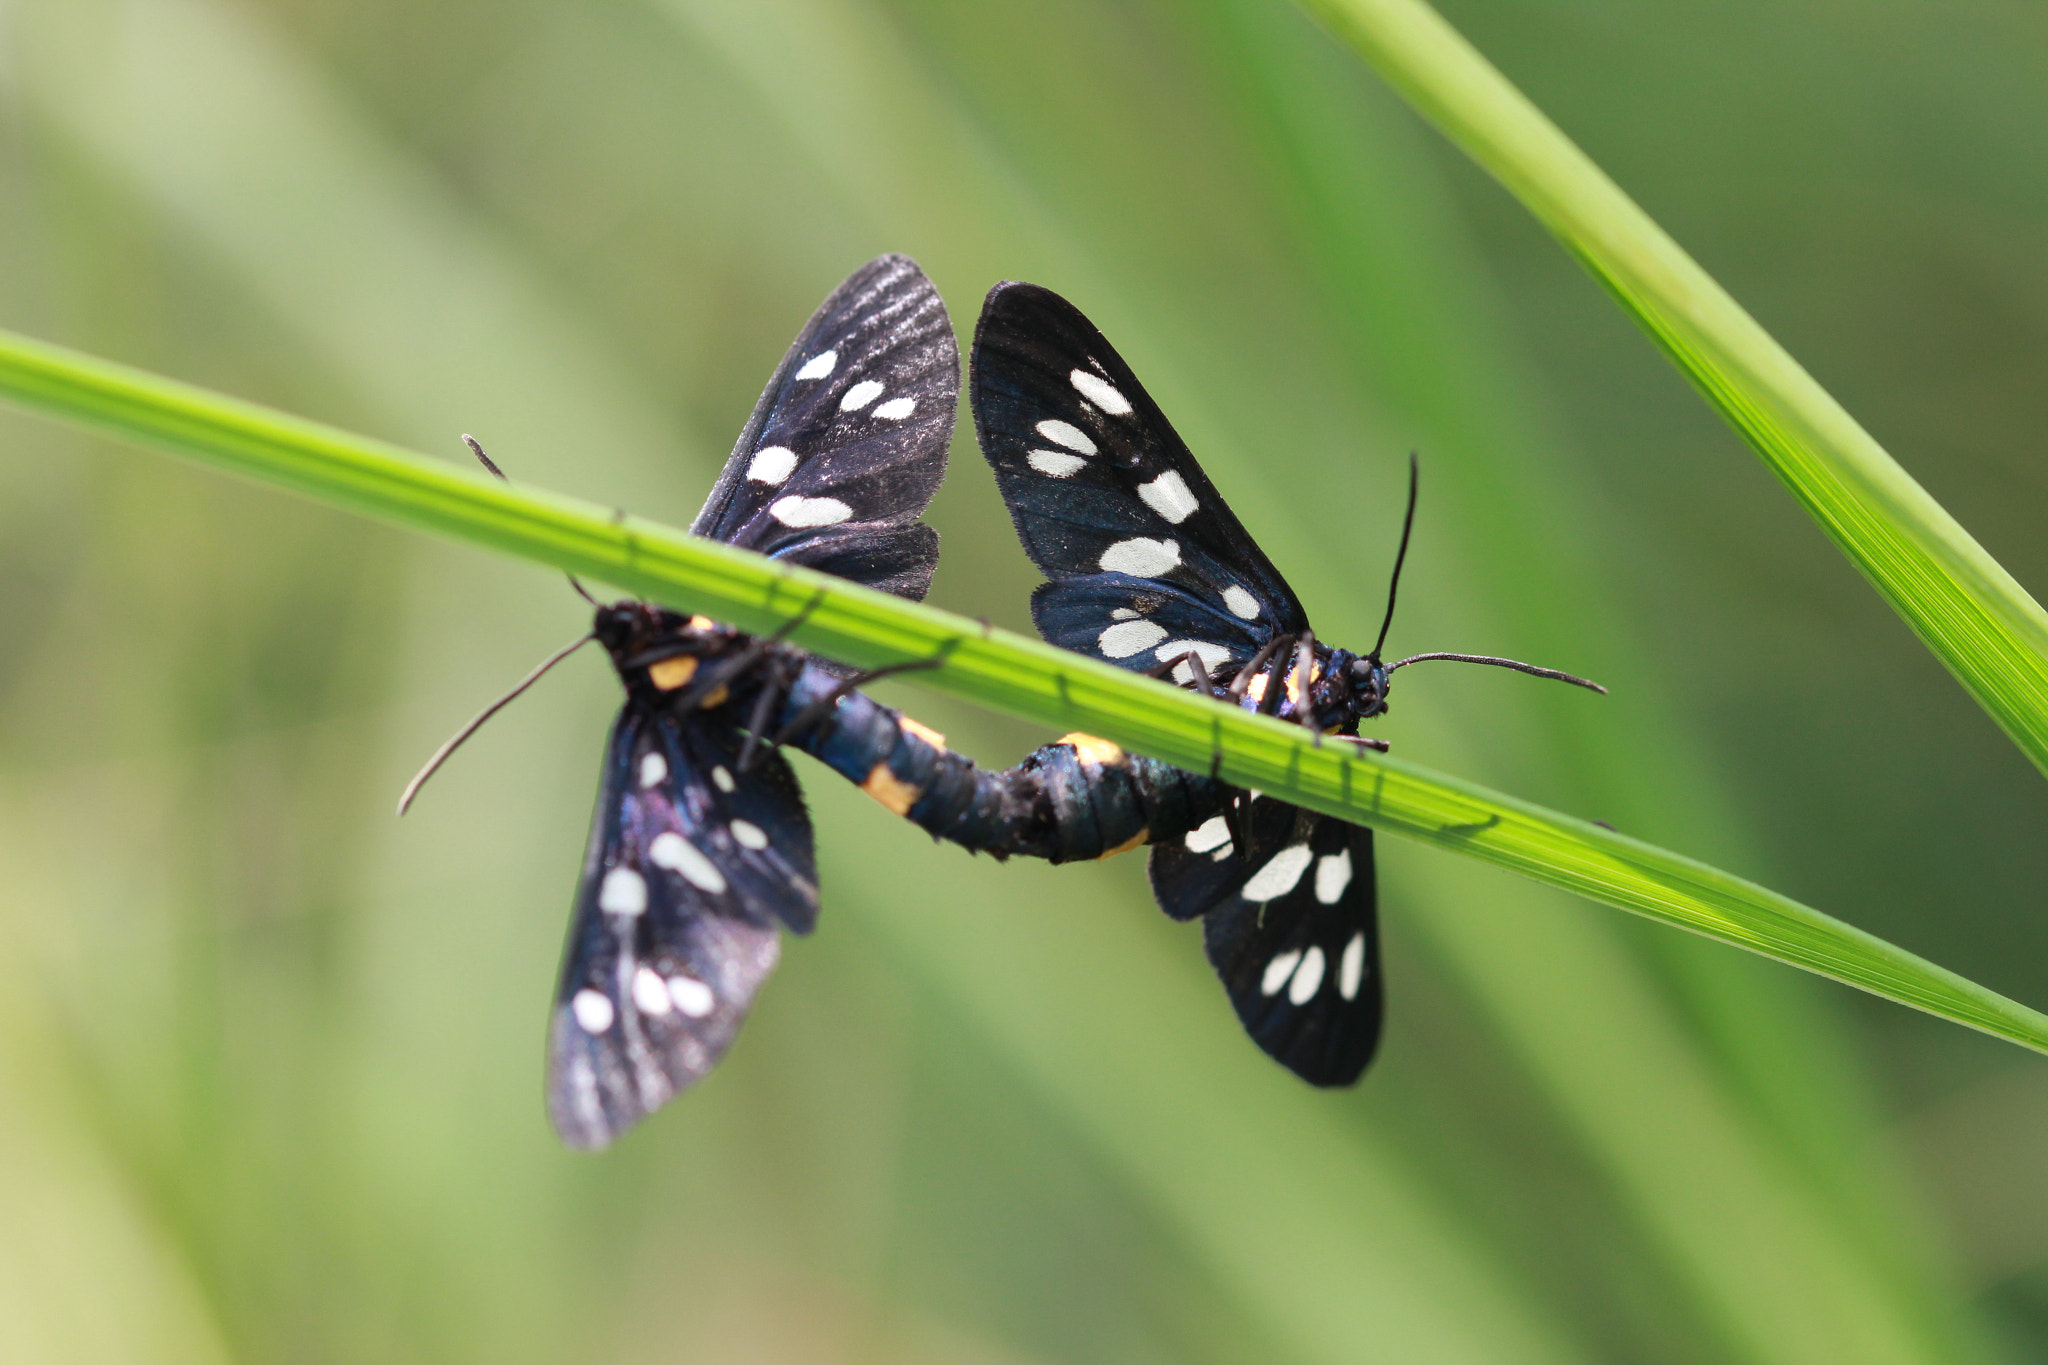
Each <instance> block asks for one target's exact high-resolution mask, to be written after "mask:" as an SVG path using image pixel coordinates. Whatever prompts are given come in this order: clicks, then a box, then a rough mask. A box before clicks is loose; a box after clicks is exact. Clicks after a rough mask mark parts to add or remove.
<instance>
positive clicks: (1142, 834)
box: [1095, 829, 1152, 862]
mask: <svg viewBox="0 0 2048 1365" xmlns="http://www.w3.org/2000/svg"><path fill="white" fill-rule="evenodd" d="M1151 837H1152V831H1150V830H1147V829H1141V830H1139V831H1138V832H1137V833H1136V834H1133V835H1132V836H1131V837H1130V838H1128V839H1126V840H1124V841H1123V842H1122V843H1120V844H1118V845H1117V846H1116V847H1115V848H1113V849H1110V850H1109V851H1108V852H1107V853H1104V854H1101V855H1100V856H1098V857H1097V858H1096V860H1095V861H1097V862H1101V861H1102V859H1103V858H1114V857H1115V856H1116V855H1117V854H1119V853H1129V852H1130V851H1131V850H1132V849H1134V848H1137V847H1139V846H1140V845H1141V844H1143V843H1144V842H1145V841H1146V840H1147V839H1149V838H1151Z"/></svg>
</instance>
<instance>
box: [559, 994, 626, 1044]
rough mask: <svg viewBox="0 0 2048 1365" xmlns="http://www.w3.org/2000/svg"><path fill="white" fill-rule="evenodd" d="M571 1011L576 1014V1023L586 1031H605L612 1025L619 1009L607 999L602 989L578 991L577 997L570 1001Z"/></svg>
mask: <svg viewBox="0 0 2048 1365" xmlns="http://www.w3.org/2000/svg"><path fill="white" fill-rule="evenodd" d="M569 1011H570V1013H572V1014H574V1015H575V1016H576V1023H577V1025H578V1026H579V1027H581V1028H582V1030H583V1031H584V1032H585V1033H603V1032H604V1031H605V1030H606V1029H608V1028H610V1027H611V1026H612V1019H613V1017H614V1016H615V1015H616V1013H617V1011H615V1010H614V1009H612V1002H611V1001H609V1000H607V999H605V997H604V992H602V991H589V990H585V991H578V992H576V998H575V999H573V1000H571V1001H570V1002H569Z"/></svg>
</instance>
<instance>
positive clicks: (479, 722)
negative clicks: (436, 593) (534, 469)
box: [398, 462, 597, 815]
mask: <svg viewBox="0 0 2048 1365" xmlns="http://www.w3.org/2000/svg"><path fill="white" fill-rule="evenodd" d="M486 463H488V462H486ZM596 638H597V636H596V634H594V633H593V634H590V635H585V636H583V637H581V638H580V639H578V640H576V641H575V642H574V643H573V644H568V645H564V646H563V647H562V648H560V649H558V650H556V651H555V652H554V653H552V654H550V655H548V657H547V658H546V659H545V660H543V661H542V662H541V665H540V667H539V668H536V669H534V670H533V672H531V673H529V674H527V675H526V676H525V677H523V678H521V679H520V680H519V684H518V686H516V687H514V688H513V689H512V690H511V691H510V692H507V693H506V694H505V695H504V696H502V697H500V698H498V699H497V700H496V701H494V702H492V703H491V704H490V705H489V706H486V707H485V708H484V709H483V710H481V711H479V712H478V713H477V716H476V719H475V720H472V721H471V722H470V723H469V724H467V725H465V726H463V727H462V728H461V729H460V730H457V731H456V732H455V736H454V738H452V739H450V740H449V741H448V742H447V743H446V744H443V745H442V746H441V747H440V748H438V749H436V750H434V756H433V757H432V758H430V759H428V760H427V766H426V767H424V768H421V769H420V770H419V774H418V776H416V777H414V778H413V780H412V781H410V782H408V783H406V784H405V791H404V792H403V793H402V794H401V795H400V796H399V798H398V813H399V814H400V815H403V814H405V811H406V807H408V806H410V805H411V804H412V799H413V798H414V797H415V796H418V795H419V794H420V788H421V787H424V786H426V785H427V779H428V778H430V777H432V776H433V775H434V773H435V772H436V771H437V770H438V769H439V768H440V766H441V765H442V764H443V763H446V762H447V761H448V755H450V754H452V753H454V752H455V751H456V750H457V749H459V748H461V747H462V741H464V740H466V739H468V738H469V737H470V736H471V735H473V734H475V733H476V732H477V731H478V730H480V729H482V728H483V723H484V722H485V721H487V720H489V719H490V718H491V717H492V716H495V715H497V714H498V712H500V711H502V710H504V709H505V707H506V706H507V705H509V704H510V703H511V702H512V700H513V698H515V697H517V696H518V695H519V694H520V693H521V692H524V691H525V690H526V689H527V688H529V687H531V686H533V685H534V684H535V683H537V682H539V681H540V680H541V675H542V674H544V673H546V672H547V671H548V670H549V669H551V668H553V667H554V666H555V665H556V664H558V663H560V662H562V660H564V659H566V658H568V657H569V656H570V655H571V654H574V653H575V652H576V651H577V650H579V649H581V648H583V646H585V645H587V644H589V643H590V642H591V641H592V640H595V639H596Z"/></svg>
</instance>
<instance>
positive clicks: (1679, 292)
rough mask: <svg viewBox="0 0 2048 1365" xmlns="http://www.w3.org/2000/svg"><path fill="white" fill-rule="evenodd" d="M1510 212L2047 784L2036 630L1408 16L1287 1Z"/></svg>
mask: <svg viewBox="0 0 2048 1365" xmlns="http://www.w3.org/2000/svg"><path fill="white" fill-rule="evenodd" d="M1298 2H1299V3H1300V4H1301V6H1302V7H1303V8H1304V9H1305V10H1307V11H1308V12H1309V13H1310V14H1311V15H1313V16H1314V17H1315V18H1317V19H1318V20H1319V21H1321V22H1322V24H1323V25H1324V26H1325V27H1326V28H1327V29H1328V30H1329V31H1330V32H1332V33H1333V34H1335V35H1336V36H1337V37H1338V38H1339V39H1340V40H1341V41H1343V42H1344V43H1345V44H1346V45H1347V46H1349V47H1350V48H1351V49H1352V51H1354V52H1355V53H1356V54H1357V55H1358V56H1360V57H1361V58H1363V59H1364V60H1365V62H1366V64H1367V65H1368V66H1370V67H1372V68H1373V69H1374V70H1375V71H1377V72H1378V73H1379V74H1380V76H1381V77H1382V78H1384V79H1385V80H1386V81H1387V82H1388V83H1389V84H1390V85H1392V86H1393V87H1394V88H1395V89H1396V90H1397V91H1399V92H1400V94H1401V95H1402V97H1403V98H1405V99H1406V100H1407V101H1408V102H1409V104H1411V105H1412V106H1413V107H1414V108H1415V109H1416V110H1417V111H1418V112H1420V113H1421V114H1422V115H1423V116H1424V117H1425V118H1427V119H1428V120H1429V121H1430V122H1432V123H1433V124H1435V125H1436V127H1437V128H1438V130H1439V131H1441V132H1442V133H1443V134H1444V135H1445V136H1446V137H1448V138H1449V139H1450V140H1451V141H1452V142H1453V143H1454V144H1455V145H1456V146H1458V147H1459V148H1460V149H1461V150H1463V151H1464V152H1465V153H1466V155H1468V156H1470V157H1471V158H1472V159H1473V160H1474V161H1476V162H1478V163H1479V165H1480V166H1481V167H1483V168H1484V169H1485V170H1486V171H1487V172H1488V173H1490V174H1491V175H1493V176H1494V178H1495V179H1497V180H1499V181H1500V182H1501V183H1502V184H1503V185H1505V186H1506V187H1507V189H1508V190H1509V191H1510V192H1511V193H1512V194H1514V195H1515V197H1516V198H1518V199H1520V200H1521V201H1522V203H1523V205H1524V207H1526V208H1527V209H1528V210H1529V211H1530V212H1531V213H1533V214H1534V215H1535V216H1536V218H1537V219H1538V220H1539V221H1540V222H1542V223H1543V225H1544V226H1545V227H1547V228H1549V229H1550V231H1551V232H1552V233H1553V234H1555V235H1556V237H1557V238H1558V240H1559V241H1560V242H1562V243H1563V244H1564V246H1565V248H1566V249H1567V250H1569V251H1570V252H1571V253H1572V254H1573V255H1574V256H1576V257H1577V258H1578V259H1579V261H1580V262H1581V263H1582V264H1583V265H1584V266H1585V267H1586V268H1587V269H1588V270H1589V271H1590V272H1592V274H1593V276H1594V277H1595V278H1596V279H1598V280H1599V281H1600V282H1601V283H1602V284H1603V285H1604V286H1606V288H1607V289H1608V291H1609V292H1610V293H1612V294H1613V295H1614V297H1615V299H1616V300H1617V301H1618V302H1619V303H1620V304H1621V306H1622V307H1623V308H1624V309H1625V310H1627V311H1628V312H1629V313H1630V314H1631V315H1632V316H1633V317H1634V318H1635V319H1636V321H1637V322H1638V323H1640V324H1641V325H1642V327H1643V329H1644V330H1645V331H1647V332H1648V333H1649V334H1650V336H1651V338H1652V339H1653V340H1654V341H1655V342H1656V343H1657V344H1658V346H1659V347H1661V348H1662V349H1663V350H1664V352H1665V354H1666V355H1667V356H1668V357H1669V358H1670V359H1671V361H1672V363H1673V364H1675V365H1676V366H1677V367H1678V368H1679V370H1680V371H1681V372H1683V373H1684V374H1685V375H1686V376H1687V377H1688V378H1689V379H1691V380H1692V382H1693V384H1694V385H1695V386H1696V387H1697V388H1698V389H1699V390H1700V391H1701V393H1702V394H1703V395H1705V397H1706V399H1707V401H1708V403H1709V404H1711V405H1712V406H1713V407H1714V408H1715V409H1716V410H1717V411H1719V412H1720V414H1721V415H1722V416H1723V417H1724V418H1725V419H1726V420H1727V421H1728V423H1729V424H1730V425H1731V426H1733V427H1734V428H1735V429H1736V430H1737V431H1738V432H1739V433H1741V435H1742V436H1743V437H1744V438H1745V439H1746V440H1748V441H1749V443H1750V444H1751V445H1752V446H1753V447H1755V449H1756V451H1757V453H1758V454H1759V455H1761V456H1762V457H1763V459H1764V463H1765V464H1767V465H1768V466H1769V467H1770V468H1771V470H1772V472H1773V473H1775V474H1776V475H1777V476H1778V477H1779V479H1781V480H1782V481H1783V482H1784V484H1785V486H1786V487H1787V488H1789V489H1790V490H1791V491H1792V495H1793V496H1794V497H1795V498H1796V499H1797V500H1798V501H1799V503H1800V505H1801V506H1803V507H1804V508H1805V509H1806V511H1807V514H1808V515H1810V516H1811V517H1812V518H1813V519H1814V520H1815V521H1817V522H1819V523H1820V525H1821V529H1822V530H1824V531H1825V532H1826V533H1827V534H1828V536H1829V537H1830V538H1831V539H1832V540H1833V541H1834V542H1835V544H1836V545H1837V546H1839V547H1840V549H1841V550H1842V552H1843V553H1844V554H1845V555H1847V556H1848V557H1849V560H1850V562H1851V563H1853V564H1855V566H1856V567H1857V568H1858V569H1859V570H1861V571H1862V573H1863V575H1864V577H1865V578H1867V579H1869V581H1870V583H1871V585H1872V586H1873V587H1875V588H1876V589H1877V591H1878V593H1879V595H1880V596H1882V597H1883V598H1884V599H1885V600H1886V601H1887V602H1889V603H1891V605H1892V608H1893V610H1895V611H1897V612H1898V613H1899V615H1900V616H1902V617H1904V618H1905V621H1906V623H1907V625H1908V626H1910V627H1911V628H1912V630H1913V632H1914V633H1915V634H1916V635H1918V636H1919V637H1920V639H1921V641H1922V642H1923V643H1924V644H1925V645H1926V646H1927V647H1928V649H1930V650H1931V651H1933V653H1934V655H1935V657H1936V658H1938V659H1939V660H1941V662H1942V663H1943V665H1945V666H1946V667H1947V668H1948V670H1949V671H1950V672H1951V673H1953V674H1954V675H1955V676H1956V678H1957V679H1958V680H1959V681H1960V682H1961V683H1962V684H1963V686H1964V687H1965V688H1966V689H1968V691H1969V692H1970V694H1971V695H1972V696H1973V697H1975V698H1976V699H1977V703H1978V704H1979V705H1980V706H1982V707H1983V708H1984V709H1985V710H1986V711H1987V712H1989V713H1990V714H1991V717H1992V719H1993V720H1995V721H1996V722H1997V723H1998V725H1999V727H2000V728H2001V729H2003V730H2004V731H2005V733H2006V734H2007V735H2008V736H2009V737H2010V738H2011V739H2012V741H2013V742H2014V743H2015V744H2017V745H2018V746H2019V747H2020V749H2021V751H2022V752H2023V753H2025V754H2026V755H2027V757H2028V758H2030V759H2032V760H2033V762H2034V764H2035V766H2036V767H2038V768H2040V769H2041V770H2042V771H2043V772H2044V773H2048V612H2044V611H2043V610H2042V608H2041V605H2040V604H2039V603H2038V602H2036V601H2035V600H2034V599H2033V597H2032V596H2031V595H2030V594H2028V592H2027V591H2026V589H2025V588H2023V587H2021V586H2020V585H2019V583H2018V582H2017V581H2015V580H2014V579H2013V577H2012V576H2011V575H2010V574H2008V573H2007V572H2006V571H2005V569H2004V568H2003V567H2002V566H2001V565H2000V564H1999V563H1998V561H1996V560H1995V559H1993V558H1992V557H1991V556H1990V555H1989V554H1988V553H1987V552H1986V551H1985V549H1984V547H1983V546H1981V545H1979V544H1978V543H1977V542H1976V540H1975V539H1974V538H1972V537H1971V535H1970V534H1969V532H1968V531H1966V530H1964V529H1963V527H1962V526H1961V525H1960V524H1959V523H1958V522H1957V521H1956V520H1955V518H1953V517H1951V516H1950V515H1949V514H1948V512H1947V511H1946V510H1945V509H1943V507H1942V506H1941V504H1940V503H1938V502H1936V501H1935V500H1934V499H1933V498H1932V497H1931V496H1930V495H1929V494H1928V493H1927V490H1926V489H1924V488H1922V487H1921V486H1920V485H1919V484H1918V483H1917V482H1916V481H1915V480H1914V479H1913V477H1912V476H1911V475H1910V474H1908V473H1907V472H1906V471H1905V470H1904V469H1903V468H1901V467H1900V465H1899V464H1898V462H1897V461H1896V460H1894V459H1893V458H1892V457H1891V456H1890V455H1889V454H1888V453H1887V452H1886V451H1885V450H1884V448H1883V447H1882V446H1880V445H1879V444H1878V443H1877V442H1876V440H1874V439H1873V438H1872V437H1871V435H1870V433H1868V432H1867V431H1865V430H1864V429H1863V428H1862V427H1861V426H1860V425H1858V424H1857V422H1856V420H1855V419H1854V418H1853V417H1851V416H1850V415H1849V414H1848V412H1847V411H1845V410H1844V409H1843V408H1842V406H1841V405H1840V404H1839V403H1837V402H1835V400H1834V399H1833V398H1832V397H1830V396H1829V394H1828V392H1827V391H1826V390H1825V389H1823V388H1822V387H1821V386H1820V385H1819V384H1818V383H1817V382H1815V380H1814V379H1813V377H1812V376H1811V375H1809V374H1807V373H1806V371H1805V370H1804V369H1802V368H1801V367H1800V366H1799V363H1798V362H1797V361H1795V360H1794V359H1793V358H1792V357H1791V356H1790V355H1789V354H1787V353H1786V351H1785V349H1784V348H1783V347H1781V346H1780V345H1778V343H1777V342H1776V341H1775V340H1773V339H1772V338H1771V336H1770V334H1769V333H1768V332H1766V331H1765V330H1764V329H1763V328H1762V327H1761V326H1759V325H1758V323H1757V322H1756V320H1755V319H1753V318H1751V317H1750V316H1749V314H1748V313H1746V312H1744V311H1743V309H1742V307H1741V306H1740V305H1739V304H1737V303H1736V302H1735V300H1734V299H1733V298H1731V297H1730V296H1729V295H1728V293H1727V292H1726V291H1725V290H1723V289H1722V288H1721V287H1720V286H1719V285H1718V284H1716V283H1715V282H1714V280H1713V278H1712V277H1711V276H1709V275H1708V274H1707V273H1706V271H1704V270H1702V269H1701V268H1700V266H1699V265H1698V263H1697V262H1695V261H1694V260H1693V259H1692V258H1691V257H1690V256H1688V255H1687V254H1686V253H1685V251H1684V250H1683V249H1682V248H1680V247H1679V246H1678V244H1677V243H1676V242H1674V241H1673V240H1672V239H1671V238H1670V236H1669V235H1667V234H1666V233H1665V232H1664V231H1663V229H1661V228H1659V227H1658V226H1657V225H1656V223H1655V222H1653V221H1652V220H1651V219H1650V217H1649V215H1648V214H1646V213H1644V212H1643V210H1642V209H1641V208H1640V207H1638V206H1637V205H1636V203H1635V202H1634V201H1633V200H1631V199H1630V198H1629V197H1628V196H1627V195H1626V194H1625V193H1623V192H1622V190H1621V188H1620V187H1619V186H1617V185H1616V184H1615V183H1614V182H1613V181H1612V180H1610V179H1609V178H1608V177H1607V176H1606V175H1605V173H1603V172H1602V171H1601V170H1600V168H1599V167H1598V166H1596V165H1594V164H1593V162H1592V160H1591V159H1590V158H1588V157H1587V156H1586V154H1585V153H1584V152H1582V151H1580V150H1579V148H1578V147H1577V145H1576V144H1574V143H1573V142H1572V141H1571V139H1569V138H1568V137H1566V136H1565V135H1564V133H1563V132H1562V131H1560V130H1559V129H1558V128H1557V126H1556V125H1555V124H1553V123H1551V122H1550V120H1549V119H1547V118H1546V117H1544V115H1543V113H1542V111H1540V110H1539V109H1537V108H1536V106H1535V105H1534V104H1532V103H1530V101H1529V100H1528V98H1527V97H1526V96H1524V95H1523V94H1522V93H1521V91H1519V90H1518V89H1516V88H1515V86H1514V85H1513V84H1512V83H1511V82H1510V81H1509V80H1508V79H1507V78H1506V77H1505V76H1503V75H1502V74H1501V73H1500V72H1499V71H1498V70H1497V69H1495V68H1494V67H1493V66H1492V65H1491V64H1490V63H1489V62H1488V61H1487V60H1486V58H1485V57H1484V56H1482V55H1481V54H1480V53H1479V52H1478V51H1477V50H1476V49H1474V48H1473V47H1472V46H1471V44H1469V43H1467V42H1466V41H1465V39H1464V38H1463V37H1462V36H1461V35H1460V34H1459V33H1458V32H1457V31H1456V30H1455V29H1453V28H1452V27H1451V26H1450V25H1449V24H1448V23H1447V22H1445V20H1444V19H1443V18H1442V16H1440V15H1438V14H1437V13H1436V11H1434V10H1433V9H1431V8H1430V7H1429V6H1428V5H1427V4H1425V3H1423V2H1422V0H1298Z"/></svg>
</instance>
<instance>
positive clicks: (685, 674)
mask: <svg viewBox="0 0 2048 1365" xmlns="http://www.w3.org/2000/svg"><path fill="white" fill-rule="evenodd" d="M696 676H697V660H696V658H695V657H694V656H692V655H689V654H678V655H676V656H675V657H674V658H673V659H663V660H661V661H660V662H659V663H652V664H649V665H647V681H649V682H651V683H653V684H654V685H655V686H656V687H658V688H660V689H661V690H662V691H664V692H673V691H675V690H676V689H677V688H678V687H681V686H682V685H683V684H684V683H686V682H688V681H689V680H690V679H692V678H694V677H696Z"/></svg>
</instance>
